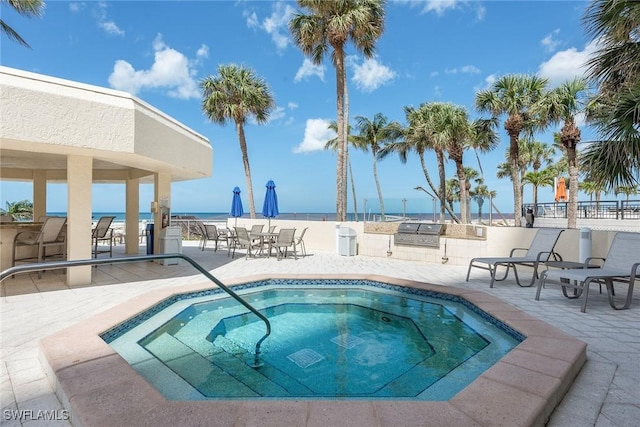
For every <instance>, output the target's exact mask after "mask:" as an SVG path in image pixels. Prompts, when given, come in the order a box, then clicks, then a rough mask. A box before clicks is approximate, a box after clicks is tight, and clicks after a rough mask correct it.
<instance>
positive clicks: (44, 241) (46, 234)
mask: <svg viewBox="0 0 640 427" xmlns="http://www.w3.org/2000/svg"><path fill="white" fill-rule="evenodd" d="M66 224H67V218H65V217H53V216H50V217H47V218H46V219H45V221H44V223H43V224H42V226H41V227H40V231H22V232H20V233H18V234H16V236H15V237H14V239H13V251H12V252H13V253H12V257H11V266H12V267H14V266H15V265H16V261H37V262H38V263H41V262H44V260H45V259H46V258H47V257H48V256H52V255H47V248H50V247H56V246H57V247H60V248H62V256H63V257H64V258H66V255H67V241H66V238H65V230H64V228H65V225H66ZM25 246H31V247H37V252H38V253H37V255H36V256H35V257H34V256H28V257H24V258H18V248H20V247H25ZM56 255H58V254H56ZM41 277H42V274H41V272H40V271H38V278H39V279H40V278H41Z"/></svg>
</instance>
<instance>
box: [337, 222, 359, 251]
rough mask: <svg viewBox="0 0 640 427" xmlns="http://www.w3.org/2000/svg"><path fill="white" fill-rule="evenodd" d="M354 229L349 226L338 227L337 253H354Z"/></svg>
mask: <svg viewBox="0 0 640 427" xmlns="http://www.w3.org/2000/svg"><path fill="white" fill-rule="evenodd" d="M356 236H357V234H356V231H355V230H354V229H352V228H349V227H340V231H339V233H338V253H339V254H340V255H342V256H354V255H355V254H356Z"/></svg>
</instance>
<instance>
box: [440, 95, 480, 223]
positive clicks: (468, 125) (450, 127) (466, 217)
mask: <svg viewBox="0 0 640 427" xmlns="http://www.w3.org/2000/svg"><path fill="white" fill-rule="evenodd" d="M437 105H438V107H439V108H437V109H436V112H437V114H438V115H439V116H438V118H437V121H438V126H437V130H436V132H437V133H438V134H441V135H442V136H443V139H444V142H445V149H446V151H447V152H448V153H449V158H450V159H451V160H453V162H454V163H455V165H456V176H457V180H456V181H455V182H456V183H457V185H458V187H459V188H458V190H457V192H458V193H459V194H460V197H459V202H460V218H461V220H462V222H463V223H469V222H470V221H471V216H470V211H469V205H468V198H467V191H468V188H467V184H468V182H467V176H466V171H465V167H464V163H463V155H464V150H465V149H466V148H468V147H469V144H470V141H471V139H472V138H473V133H474V129H473V123H472V122H470V121H469V117H468V116H467V112H466V111H465V109H464V108H462V107H459V106H456V105H453V104H437Z"/></svg>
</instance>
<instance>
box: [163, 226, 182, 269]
mask: <svg viewBox="0 0 640 427" xmlns="http://www.w3.org/2000/svg"><path fill="white" fill-rule="evenodd" d="M159 243H160V253H162V254H181V253H182V228H180V227H166V228H165V229H164V230H162V233H161V237H160V240H159ZM160 264H162V265H175V264H180V258H169V259H161V260H160Z"/></svg>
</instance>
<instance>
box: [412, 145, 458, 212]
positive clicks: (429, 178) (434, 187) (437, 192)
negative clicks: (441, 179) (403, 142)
mask: <svg viewBox="0 0 640 427" xmlns="http://www.w3.org/2000/svg"><path fill="white" fill-rule="evenodd" d="M418 156H419V157H420V164H421V165H422V172H423V173H424V177H425V179H426V180H427V184H429V188H431V191H433V194H435V195H436V196H438V199H439V201H440V209H441V210H442V199H441V197H440V191H438V189H437V188H436V186H435V184H434V183H433V181H432V180H431V175H429V171H428V170H427V164H426V163H425V162H424V153H423V152H419V153H418ZM445 209H446V210H447V212H449V215H451V218H453V220H454V221H455V222H460V220H459V219H458V217H457V216H456V214H455V213H453V210H452V209H451V208H450V207H449V206H445ZM440 222H444V217H443V215H442V214H440Z"/></svg>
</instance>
